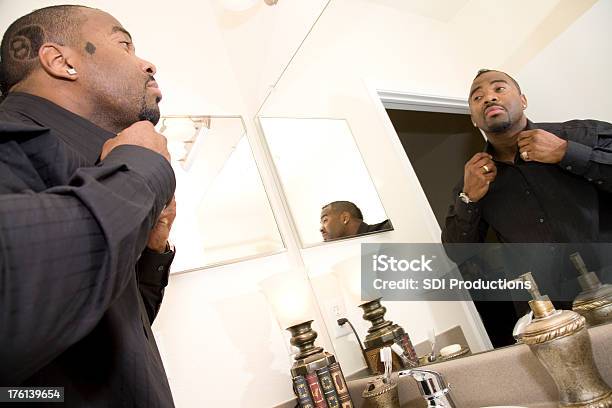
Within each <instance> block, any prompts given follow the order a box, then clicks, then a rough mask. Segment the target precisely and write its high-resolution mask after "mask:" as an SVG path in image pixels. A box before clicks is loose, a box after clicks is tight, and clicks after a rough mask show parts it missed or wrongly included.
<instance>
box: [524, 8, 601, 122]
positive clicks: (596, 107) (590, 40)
mask: <svg viewBox="0 0 612 408" xmlns="http://www.w3.org/2000/svg"><path fill="white" fill-rule="evenodd" d="M611 19H612V1H611V0H600V1H598V2H597V3H596V4H595V5H594V6H593V8H591V9H590V10H589V11H588V12H587V13H585V14H584V15H582V16H581V17H580V18H579V19H578V20H576V22H575V23H574V24H572V26H571V27H569V28H568V29H567V30H565V31H564V32H562V33H561V34H560V35H559V36H558V37H557V38H556V39H554V40H553V41H552V42H551V43H550V44H549V45H548V46H547V47H546V48H544V49H543V50H542V51H541V52H540V53H539V54H538V55H536V56H535V57H534V58H533V59H532V60H530V61H529V62H528V63H527V64H526V65H525V66H524V67H523V68H522V69H521V70H520V71H519V72H518V73H517V80H518V81H519V83H520V84H521V87H522V89H523V92H524V93H525V95H527V100H528V101H529V108H528V109H527V114H528V116H529V117H530V118H531V119H532V120H534V121H541V122H545V121H551V122H552V121H566V120H570V119H599V120H604V121H607V122H612V99H611V98H610V90H611V89H612V75H610V73H611V72H612V46H611V45H610V41H609V39H610V38H612V25H610V21H611Z"/></svg>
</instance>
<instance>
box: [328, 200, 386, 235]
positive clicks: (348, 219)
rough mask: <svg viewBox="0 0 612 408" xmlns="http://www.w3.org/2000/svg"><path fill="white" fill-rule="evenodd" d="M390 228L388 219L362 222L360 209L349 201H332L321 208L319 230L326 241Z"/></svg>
mask: <svg viewBox="0 0 612 408" xmlns="http://www.w3.org/2000/svg"><path fill="white" fill-rule="evenodd" d="M392 229H393V225H392V224H391V221H390V220H388V219H387V220H384V221H383V222H380V223H378V224H367V223H365V222H363V214H362V213H361V210H360V209H359V207H357V206H356V205H355V204H354V203H352V202H350V201H334V202H331V203H329V204H327V205H325V206H323V208H321V229H320V231H321V235H322V236H323V241H326V242H327V241H332V240H335V239H341V238H346V237H352V236H356V235H363V234H368V233H371V232H377V231H387V230H392Z"/></svg>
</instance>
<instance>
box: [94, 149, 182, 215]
mask: <svg viewBox="0 0 612 408" xmlns="http://www.w3.org/2000/svg"><path fill="white" fill-rule="evenodd" d="M105 164H106V165H108V164H110V165H125V166H127V168H128V169H129V170H131V171H134V172H135V173H137V174H139V175H140V176H142V177H143V178H144V179H145V181H146V182H147V184H148V186H149V187H150V188H151V190H152V191H153V193H154V194H155V196H156V197H157V199H158V200H161V207H160V208H163V206H164V205H166V204H167V203H168V202H169V201H170V200H171V199H172V196H173V195H174V190H175V188H176V180H175V178H174V171H173V170H172V166H171V165H170V163H168V160H166V159H165V158H164V157H163V156H162V155H160V154H159V153H156V152H154V151H153V150H149V149H146V148H144V147H141V146H136V145H121V146H117V147H115V148H114V149H113V150H111V152H110V153H109V154H108V156H106V158H105V159H104V160H103V161H102V162H101V163H100V165H102V166H103V165H105ZM158 202H159V201H158Z"/></svg>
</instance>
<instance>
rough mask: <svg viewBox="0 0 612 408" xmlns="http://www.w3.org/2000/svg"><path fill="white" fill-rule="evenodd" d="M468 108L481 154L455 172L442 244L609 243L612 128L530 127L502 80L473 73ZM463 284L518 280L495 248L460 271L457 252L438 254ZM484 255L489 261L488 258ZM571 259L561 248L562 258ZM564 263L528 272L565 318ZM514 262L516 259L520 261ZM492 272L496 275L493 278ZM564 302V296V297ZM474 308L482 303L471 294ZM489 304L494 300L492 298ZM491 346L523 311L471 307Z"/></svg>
mask: <svg viewBox="0 0 612 408" xmlns="http://www.w3.org/2000/svg"><path fill="white" fill-rule="evenodd" d="M469 106H470V113H471V117H472V121H473V123H474V126H476V127H478V128H480V129H481V130H482V131H483V132H484V133H485V135H486V136H487V145H486V148H485V151H484V152H479V153H476V154H475V155H474V156H473V157H472V158H471V159H470V160H468V162H467V163H466V164H465V167H464V174H463V177H462V179H463V180H461V181H460V182H459V183H458V184H457V186H456V187H455V189H454V191H453V202H452V204H451V205H450V208H449V211H448V215H447V217H446V221H445V225H444V228H443V230H442V242H444V243H450V244H452V243H472V242H473V243H479V242H484V241H485V238H486V236H487V232H488V230H489V228H491V229H492V231H493V232H494V233H495V235H496V236H497V239H498V240H499V241H500V242H503V243H533V242H557V243H584V242H587V243H589V242H606V241H612V211H611V210H610V208H612V207H610V204H611V203H612V199H611V194H610V192H611V191H612V125H611V124H610V123H606V122H600V121H595V120H572V121H569V122H564V123H532V122H531V121H529V120H528V119H527V117H526V116H525V109H527V98H526V97H525V95H523V93H522V92H521V89H520V87H519V85H518V83H517V82H516V81H515V80H514V79H513V78H512V77H510V76H509V75H508V74H506V73H503V72H499V71H493V70H482V71H480V72H479V73H478V75H477V76H476V78H475V79H474V81H473V83H472V86H471V89H470V94H469ZM445 249H446V252H447V254H448V255H449V256H450V257H451V258H453V259H454V260H455V261H456V262H459V263H460V264H459V268H460V270H461V272H462V274H463V275H464V277H465V278H466V279H473V276H472V275H473V273H474V271H476V275H475V276H477V277H480V278H485V279H490V280H496V279H498V278H505V279H513V278H516V277H517V276H518V274H520V273H524V272H527V270H528V269H525V270H520V271H517V270H514V269H513V267H511V266H510V265H506V264H503V263H500V262H501V261H500V260H499V259H498V258H497V256H499V253H498V251H496V250H495V248H482V249H481V250H482V251H483V252H481V253H480V255H479V256H480V257H481V258H480V259H472V260H468V261H467V262H465V263H461V262H462V261H460V260H459V259H460V258H462V257H463V256H465V254H460V253H459V252H458V251H465V249H461V248H459V247H456V246H453V245H446V246H445ZM489 249H490V251H489ZM561 249H563V250H564V251H570V249H569V248H565V247H564V248H561ZM568 256H569V253H567V254H563V255H561V254H559V256H558V257H557V264H554V265H551V266H550V267H549V268H547V269H544V270H534V271H533V272H534V274H535V275H536V279H538V283H539V284H540V285H541V287H542V289H543V292H544V293H548V294H549V295H551V296H552V298H553V299H554V300H555V301H560V302H557V306H558V307H562V308H571V299H572V298H573V297H574V296H575V295H577V294H578V291H579V287H578V284H577V282H576V276H577V274H576V272H575V271H573V270H572V269H573V268H571V265H570V266H569V267H568V266H567V264H568V263H569V258H568ZM522 258H523V257H519V259H522ZM491 265H497V266H499V265H502V266H503V268H502V269H499V268H498V269H496V268H493V267H491ZM530 267H531V266H530ZM506 268H507V269H506ZM572 293H573V295H572ZM473 295H478V296H479V297H475V299H478V298H480V299H483V297H482V296H483V294H482V293H478V294H474V293H473ZM493 296H494V298H493V299H491V300H497V299H498V298H500V297H501V293H499V294H495V295H493ZM475 304H476V307H477V308H478V311H479V312H480V314H481V317H482V319H483V322H484V324H485V325H486V327H487V331H488V333H489V336H490V338H491V341H492V342H493V344H494V346H496V347H497V346H504V345H508V344H513V343H514V339H513V337H512V327H513V326H514V323H515V322H516V320H517V319H518V317H519V316H520V315H522V314H523V313H524V312H525V310H524V309H526V305H525V302H516V303H515V304H514V305H513V304H512V303H511V302H493V303H491V302H479V301H476V302H475Z"/></svg>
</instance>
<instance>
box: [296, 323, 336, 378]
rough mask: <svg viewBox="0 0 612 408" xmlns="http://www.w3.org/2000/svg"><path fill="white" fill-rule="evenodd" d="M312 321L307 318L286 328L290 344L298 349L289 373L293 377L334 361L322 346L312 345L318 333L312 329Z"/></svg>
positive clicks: (332, 356) (331, 355)
mask: <svg viewBox="0 0 612 408" xmlns="http://www.w3.org/2000/svg"><path fill="white" fill-rule="evenodd" d="M312 322H313V321H312V320H308V321H306V322H303V323H299V324H296V325H293V326H291V327H288V328H287V330H288V331H289V332H290V333H291V341H290V342H291V345H293V346H295V347H297V348H298V349H299V350H300V351H299V353H298V354H296V356H295V361H294V362H293V365H292V366H291V375H292V376H293V377H296V376H298V375H303V376H305V375H308V374H309V373H312V372H314V371H315V370H318V369H320V368H323V367H327V366H329V365H330V364H333V363H335V362H336V358H335V357H334V355H333V354H330V353H327V352H326V351H324V350H323V347H317V346H315V345H314V342H315V340H316V338H317V336H318V334H317V332H316V331H314V330H313V329H312V327H311V325H312Z"/></svg>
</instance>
